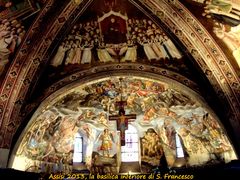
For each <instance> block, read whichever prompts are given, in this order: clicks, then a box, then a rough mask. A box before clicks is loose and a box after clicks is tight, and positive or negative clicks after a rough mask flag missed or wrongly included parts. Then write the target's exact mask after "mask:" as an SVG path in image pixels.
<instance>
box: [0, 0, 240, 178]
mask: <svg viewBox="0 0 240 180" xmlns="http://www.w3.org/2000/svg"><path fill="white" fill-rule="evenodd" d="M239 4H240V1H239V0H172V1H168V0H161V1H157V0H149V1H145V0H138V1H134V0H63V1H61V3H60V1H57V0H49V1H44V0H43V1H41V0H39V1H33V0H28V1H27V0H21V1H10V0H3V1H1V0H0V82H1V88H0V154H1V148H4V149H7V150H8V151H10V149H11V150H12V149H13V148H15V149H14V151H13V156H12V161H11V165H9V167H13V168H16V169H20V170H26V171H39V168H40V169H41V168H42V167H41V166H44V167H45V168H46V165H48V166H49V165H51V167H52V166H55V165H56V164H57V163H59V162H61V165H63V166H64V167H65V169H66V171H71V170H72V168H74V167H73V163H72V156H73V142H74V137H75V135H76V134H77V132H78V133H80V134H81V136H82V137H83V138H84V139H85V140H84V147H85V148H86V149H84V152H86V154H85V157H84V158H85V162H86V165H87V167H86V168H88V169H89V170H90V171H92V172H97V171H98V170H96V169H94V168H92V165H91V163H92V162H93V161H94V162H95V165H96V166H98V165H97V164H96V163H97V162H99V163H100V164H101V163H108V164H109V163H110V164H113V165H114V167H113V173H116V172H117V171H118V170H117V169H118V167H119V163H120V161H121V158H120V156H119V152H120V149H121V145H120V144H121V142H120V141H119V138H121V135H122V134H121V133H119V131H117V130H116V128H117V127H116V123H115V122H114V121H109V116H114V115H116V114H117V113H118V107H117V106H116V102H117V101H119V100H120V99H121V95H122V98H123V99H124V100H126V101H127V104H126V106H125V110H126V114H134V115H136V120H134V121H132V122H129V124H130V125H132V126H133V127H134V128H136V132H137V134H138V138H139V143H140V145H139V146H140V152H139V157H140V160H141V163H142V165H144V167H145V170H146V171H147V169H148V170H151V169H152V167H153V166H156V165H158V162H157V159H161V157H163V155H164V156H166V159H167V163H168V165H169V166H176V149H177V147H176V139H177V138H180V140H181V142H182V146H183V149H184V153H185V156H186V157H188V158H187V163H188V165H190V166H195V165H202V164H206V163H215V162H220V161H222V160H223V161H225V162H229V161H230V160H232V159H235V158H236V154H235V152H234V148H235V150H236V152H237V153H238V154H240V151H239V150H240V146H238V145H240V134H239V130H240V121H239V116H240V108H239V107H240V101H239V99H240V98H239V97H240V91H239V89H240V80H239V76H240V71H239V67H240V6H239ZM117 73H120V75H121V76H120V75H119V74H117ZM148 75H149V76H148ZM93 77H95V79H94V78H93ZM96 77H97V78H96ZM92 78H93V79H94V80H93V79H92ZM121 78H122V80H123V81H122V84H121V83H120V79H121ZM161 78H167V80H166V81H162V80H161ZM96 79H98V80H96ZM78 81H81V82H82V83H78ZM74 83H77V85H76V86H72V84H74ZM178 83H180V84H182V86H178V85H177V84H178ZM121 86H122V88H120V87H121ZM185 86H187V87H188V88H186V87H185ZM69 87H72V89H69ZM120 89H121V90H120ZM121 91H122V93H121ZM194 91H195V92H194ZM54 93H56V94H57V93H58V95H57V96H54V95H53V94H54ZM42 101H43V103H42ZM222 124H223V125H222ZM25 126H26V128H25ZM224 126H225V129H224V128H223V127H224ZM23 129H25V131H24V133H22V136H21V138H20V139H18V138H19V137H18V135H19V134H21V132H22V131H23ZM106 129H107V130H106ZM225 130H227V133H226V132H225ZM105 133H110V134H111V135H112V136H113V137H111V140H112V143H111V144H112V145H111V148H112V149H111V150H110V151H109V152H108V153H109V157H108V158H109V159H106V157H105V156H104V152H103V151H100V150H102V148H103V147H101V139H103V138H102V137H104V135H105ZM176 134H177V135H178V136H175V135H176ZM227 134H228V135H227ZM60 139H61V143H56V142H60ZM229 139H231V142H233V144H234V145H235V146H233V145H232V144H231V143H230V141H229ZM16 142H18V144H17V146H15V143H16ZM150 142H152V144H151V143H150ZM150 146H152V147H153V148H151V150H150V148H149V147H150ZM103 149H104V148H103ZM105 161H107V162H105ZM20 164H21V165H23V164H24V166H22V167H20V166H19V165H20ZM58 165H59V164H58ZM104 171H105V170H104ZM106 171H107V170H106Z"/></svg>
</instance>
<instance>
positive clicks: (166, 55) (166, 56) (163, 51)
mask: <svg viewBox="0 0 240 180" xmlns="http://www.w3.org/2000/svg"><path fill="white" fill-rule="evenodd" d="M155 44H156V45H157V46H158V48H159V49H160V51H161V52H162V55H163V58H169V56H168V53H167V52H166V50H165V49H164V47H163V45H162V44H161V43H160V42H156V43H155Z"/></svg>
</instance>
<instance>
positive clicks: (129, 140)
mask: <svg viewBox="0 0 240 180" xmlns="http://www.w3.org/2000/svg"><path fill="white" fill-rule="evenodd" d="M121 151H122V154H121V157H122V162H135V161H138V156H139V147H138V134H137V130H136V128H135V127H133V126H132V125H131V124H129V125H128V130H126V131H125V146H122V149H121Z"/></svg>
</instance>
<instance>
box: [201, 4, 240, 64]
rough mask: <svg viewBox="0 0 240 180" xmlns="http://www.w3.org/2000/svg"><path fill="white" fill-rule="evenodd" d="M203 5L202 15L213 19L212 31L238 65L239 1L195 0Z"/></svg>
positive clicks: (239, 56) (239, 45)
mask: <svg viewBox="0 0 240 180" xmlns="http://www.w3.org/2000/svg"><path fill="white" fill-rule="evenodd" d="M197 2H199V3H202V4H203V6H204V12H203V13H202V15H203V16H205V17H207V18H211V19H213V21H214V25H213V32H214V33H215V35H216V36H217V37H218V38H219V39H221V40H222V42H223V43H224V44H225V45H226V46H227V47H228V49H229V50H230V52H231V53H232V55H233V57H234V58H235V59H236V61H237V64H238V66H239V67H240V48H239V47H240V25H239V24H240V1H239V0H207V1H197Z"/></svg>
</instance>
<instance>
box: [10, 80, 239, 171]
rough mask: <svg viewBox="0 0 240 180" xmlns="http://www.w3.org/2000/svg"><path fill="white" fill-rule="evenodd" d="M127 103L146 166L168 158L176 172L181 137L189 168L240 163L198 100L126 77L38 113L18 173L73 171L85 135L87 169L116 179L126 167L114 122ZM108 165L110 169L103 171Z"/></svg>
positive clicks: (82, 88)
mask: <svg viewBox="0 0 240 180" xmlns="http://www.w3.org/2000/svg"><path fill="white" fill-rule="evenodd" d="M120 79H121V83H120ZM121 92H122V93H121ZM121 99H123V100H126V101H127V105H126V106H125V111H126V114H130V113H132V114H136V117H137V118H136V120H134V121H132V122H130V124H131V125H132V126H134V127H135V128H136V129H137V132H138V136H139V140H140V142H141V151H140V154H139V157H140V156H141V158H139V159H141V162H142V164H144V163H145V165H146V164H148V166H157V165H158V164H159V160H160V158H161V157H162V156H163V155H164V156H165V157H166V160H167V163H168V166H170V167H171V166H174V163H175V161H176V158H177V157H176V141H175V134H176V133H177V134H178V136H179V137H180V138H181V139H182V146H183V147H184V151H185V153H186V154H187V156H186V157H185V158H186V159H187V164H188V166H196V165H201V164H205V163H214V162H215V163H217V162H229V161H230V160H232V159H234V158H236V156H235V153H234V151H233V148H232V146H231V144H230V142H229V140H228V138H227V136H226V134H225V132H224V130H223V129H222V128H221V126H220V125H219V123H218V119H217V118H216V116H215V115H214V114H213V113H212V111H211V110H210V109H209V108H207V106H205V105H204V103H203V102H200V101H197V100H196V99H197V98H196V97H195V96H194V95H192V94H191V93H188V94H186V92H185V93H183V92H182V91H181V89H176V88H173V87H170V86H169V85H167V84H165V83H163V82H160V81H154V80H151V79H147V78H139V77H128V76H126V77H111V78H110V77H109V78H104V79H100V80H97V81H93V82H91V83H87V84H84V85H79V86H77V87H76V88H74V89H72V90H71V91H69V92H67V93H65V94H64V95H62V96H61V97H58V98H57V99H56V100H54V101H51V102H49V103H48V106H47V107H45V108H44V109H42V110H41V111H40V112H38V113H37V112H36V113H37V114H35V115H34V116H33V119H32V120H31V123H30V124H29V125H28V127H27V129H26V131H25V133H24V134H23V135H22V139H20V140H19V141H20V142H19V143H20V145H19V147H16V148H17V151H16V155H15V157H14V158H13V165H12V168H15V169H21V170H26V169H29V167H32V166H37V167H38V170H36V169H35V170H34V171H41V165H42V164H48V165H49V166H50V167H49V168H48V169H50V170H52V171H53V169H55V170H56V166H57V167H58V170H59V168H60V167H61V169H64V171H71V170H72V167H73V166H72V156H73V153H74V152H73V144H74V136H75V135H76V134H77V133H78V132H79V131H80V132H81V134H83V136H84V142H85V144H84V146H85V148H86V153H85V155H84V162H85V164H86V167H87V168H88V169H89V170H91V171H92V172H99V173H106V172H114V173H116V169H117V167H119V165H120V162H119V161H121V159H119V157H120V156H119V153H120V152H121V146H120V142H119V139H120V136H119V132H118V131H117V130H116V128H117V127H116V126H117V125H116V122H114V121H109V116H110V115H116V114H118V107H116V102H117V101H119V100H121ZM20 162H21V167H19V163H20ZM26 162H27V163H26ZM110 162H111V164H112V166H111V167H110V166H109V163H110ZM104 163H105V164H104ZM59 164H60V165H61V166H60V165H59ZM106 164H108V166H107V165H106ZM24 165H25V166H24ZM105 165H106V167H108V169H101V167H103V166H104V167H105ZM112 167H114V168H112ZM30 169H31V168H30ZM109 169H111V171H110V170H109Z"/></svg>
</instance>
